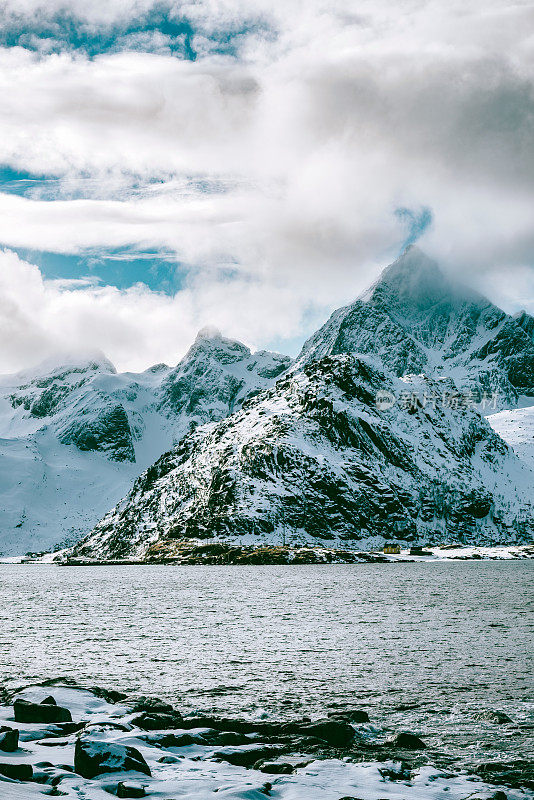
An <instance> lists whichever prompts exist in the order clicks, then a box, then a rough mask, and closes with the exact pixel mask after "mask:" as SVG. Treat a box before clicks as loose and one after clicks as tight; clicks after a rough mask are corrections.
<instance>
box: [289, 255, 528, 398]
mask: <svg viewBox="0 0 534 800" xmlns="http://www.w3.org/2000/svg"><path fill="white" fill-rule="evenodd" d="M339 353H365V354H367V355H373V356H374V357H375V358H376V360H377V363H378V364H379V365H381V366H382V367H383V368H384V369H386V370H387V371H389V372H391V373H393V374H394V375H396V376H399V377H400V376H403V375H408V374H425V375H427V376H429V377H433V378H441V377H446V378H452V379H453V380H454V382H455V384H456V386H457V387H458V389H460V390H462V391H463V392H465V393H467V394H468V395H472V399H473V400H476V401H477V402H478V401H480V400H482V401H483V404H482V407H481V409H482V410H483V411H484V410H486V408H487V409H488V410H494V409H495V408H496V409H503V408H513V407H515V406H516V405H517V404H518V401H519V400H520V398H521V397H522V396H528V397H529V398H531V401H530V402H531V403H533V404H534V318H533V317H531V316H529V315H528V314H526V313H524V312H523V313H521V314H519V315H517V316H515V317H511V316H509V315H508V314H506V313H505V312H504V311H502V310H501V309H500V308H498V307H497V306H495V305H493V303H490V301H489V300H487V299H486V298H484V297H482V296H481V295H478V294H477V293H475V292H473V291H472V290H470V289H468V288H466V287H464V286H461V285H460V284H458V283H455V282H453V281H451V280H450V279H449V278H447V277H446V276H445V275H444V274H443V272H442V271H441V270H440V269H439V267H438V265H437V264H436V262H435V261H433V260H432V259H430V258H428V256H426V255H425V254H424V253H423V252H421V250H419V249H418V248H417V247H414V246H411V247H409V248H407V250H406V251H405V252H404V253H403V254H402V255H401V257H400V258H399V259H397V261H395V262H394V263H393V264H391V266H389V267H388V268H387V269H386V270H385V271H384V272H383V273H382V275H381V276H380V278H379V280H378V281H377V282H376V283H375V284H374V286H372V287H371V288H370V289H369V290H368V291H367V292H365V293H364V294H363V295H362V296H361V297H360V298H359V299H358V300H356V301H355V302H354V303H352V304H351V305H349V306H346V307H345V308H341V309H339V310H338V311H335V312H334V313H333V314H332V316H331V317H330V319H329V320H328V321H327V322H326V324H325V325H323V327H322V328H320V329H319V330H318V331H317V332H316V333H315V334H314V335H313V336H312V337H311V338H310V339H308V341H307V342H306V343H305V344H304V346H303V348H302V351H301V353H300V356H299V357H298V359H297V364H298V365H302V364H304V363H307V362H310V361H314V360H317V359H318V358H323V357H324V356H329V355H337V354H339ZM485 397H486V400H487V402H486V401H485V400H484V398H485Z"/></svg>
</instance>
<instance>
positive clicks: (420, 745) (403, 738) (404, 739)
mask: <svg viewBox="0 0 534 800" xmlns="http://www.w3.org/2000/svg"><path fill="white" fill-rule="evenodd" d="M388 744H392V745H394V746H395V747H400V748H402V749H403V750H424V748H425V747H426V744H425V743H424V742H423V740H422V739H420V738H419V736H416V735H415V734H414V733H406V732H403V733H399V734H398V735H397V736H395V738H394V739H390V740H389V741H388Z"/></svg>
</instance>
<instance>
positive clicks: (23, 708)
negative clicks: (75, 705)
mask: <svg viewBox="0 0 534 800" xmlns="http://www.w3.org/2000/svg"><path fill="white" fill-rule="evenodd" d="M13 710H14V712H15V722H30V723H49V722H72V717H71V714H70V711H69V710H68V708H62V707H61V706H53V705H47V704H45V705H42V704H41V703H30V702H28V700H20V699H19V700H15V702H14V703H13Z"/></svg>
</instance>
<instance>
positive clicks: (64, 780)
mask: <svg viewBox="0 0 534 800" xmlns="http://www.w3.org/2000/svg"><path fill="white" fill-rule="evenodd" d="M41 694H43V695H44V694H52V695H53V696H54V697H55V698H56V700H57V701H58V703H61V704H64V705H65V706H68V707H69V709H70V710H71V711H72V712H73V718H76V719H82V720H83V721H86V722H87V723H89V725H90V726H91V727H89V728H86V729H85V730H84V731H83V732H82V733H81V734H72V735H69V736H64V737H62V738H60V739H57V738H55V739H51V738H46V729H45V728H43V726H41V728H39V727H38V726H36V725H30V724H17V723H14V722H13V719H12V709H11V707H8V706H0V723H2V724H3V723H5V724H7V725H9V726H10V727H16V728H18V729H19V731H21V735H22V736H23V737H24V739H23V740H22V741H21V746H20V748H19V750H18V751H17V752H15V753H2V754H1V761H3V762H4V763H7V762H11V763H18V764H21V763H26V764H32V765H33V766H34V770H35V773H38V774H39V775H40V776H41V779H42V780H43V781H45V782H44V783H35V782H24V783H20V782H17V781H9V780H7V779H4V778H2V777H0V796H1V797H2V800H33V798H40V797H44V796H46V795H47V794H49V793H50V788H51V782H54V784H57V788H58V789H59V791H60V792H61V793H63V796H64V797H67V798H76V799H77V800H81V798H83V799H84V800H109V797H110V796H113V795H115V794H116V787H117V784H118V782H119V781H125V782H128V783H131V784H135V785H136V786H143V787H144V788H145V791H146V797H147V798H149V800H211V799H212V798H213V797H214V796H215V795H216V796H217V797H222V798H226V800H265V797H266V796H269V797H271V798H274V800H316V798H321V800H339V798H341V797H357V798H361V800H377V798H384V800H406V798H407V797H409V798H410V800H465V798H466V797H473V798H475V797H477V798H478V797H481V798H482V797H484V798H489V797H490V796H491V795H492V794H493V793H494V792H495V791H496V790H497V789H498V788H499V787H497V786H490V785H488V784H486V783H484V782H483V781H482V780H480V779H478V778H476V777H473V776H468V775H466V774H463V773H454V772H451V771H448V772H447V771H443V770H442V769H438V768H436V767H434V766H432V764H424V765H423V766H421V767H419V768H414V769H412V771H411V775H410V777H409V778H406V779H401V780H395V781H391V780H389V779H387V778H386V777H384V776H383V775H382V774H381V772H380V770H381V769H382V770H383V769H390V770H394V771H398V770H399V769H400V766H401V765H400V762H397V761H393V760H391V761H384V762H381V763H373V762H367V763H358V762H355V761H352V760H351V759H350V757H344V758H340V759H336V758H331V757H330V758H324V759H321V758H317V757H315V756H306V753H301V754H299V758H298V760H297V759H295V758H292V757H285V756H282V757H281V758H280V759H279V760H280V761H283V762H286V763H293V764H295V763H301V764H303V766H299V767H297V768H296V769H295V771H294V772H293V773H292V774H289V775H272V774H267V773H264V772H260V771H259V770H258V769H254V768H251V769H246V768H244V767H237V766H233V765H231V764H228V763H227V762H225V761H219V760H214V757H215V754H216V753H217V752H220V750H221V748H220V746H219V747H217V746H214V745H209V744H202V743H200V744H198V743H195V744H191V745H187V746H184V747H170V748H165V747H156V746H154V745H152V744H150V741H149V739H148V737H146V734H143V733H142V732H141V731H139V730H138V729H136V728H135V727H133V726H132V724H131V720H132V715H131V713H129V711H130V709H129V708H128V704H127V701H125V702H124V703H123V704H121V705H112V704H109V703H106V702H105V701H102V700H100V699H99V698H98V697H96V696H95V695H94V694H93V693H92V692H90V691H87V690H83V689H78V688H73V687H65V686H48V687H38V686H35V687H30V688H28V689H26V690H24V691H23V692H22V693H21V694H19V695H16V696H24V697H26V698H30V697H32V698H36V699H38V698H39V697H40V696H41ZM107 722H111V723H114V724H116V723H118V722H119V723H120V724H121V725H122V726H123V727H126V728H129V730H119V729H117V728H112V729H109V727H108V726H106V723H107ZM96 723H99V724H96ZM32 731H33V733H34V734H35V733H36V734H37V735H40V736H41V737H42V738H32V737H31V735H30V734H31V733H32ZM172 732H173V733H176V734H180V733H186V732H189V731H184V730H181V729H180V728H178V729H176V730H173V731H172ZM199 732H200V731H199ZM165 733H168V731H165ZM25 734H28V735H27V736H25ZM79 735H81V736H82V738H83V739H84V740H89V741H94V742H95V743H96V744H98V747H99V748H102V747H105V745H107V744H109V745H110V746H111V748H110V749H112V748H113V746H114V745H117V744H119V745H126V746H132V747H135V748H136V749H137V750H139V752H140V753H141V754H142V756H143V757H144V758H145V760H146V762H147V763H148V765H149V767H150V770H151V772H152V776H151V777H149V776H146V775H144V774H142V773H139V772H118V773H108V774H105V773H104V774H102V775H99V776H97V777H96V778H94V779H91V780H88V779H84V778H82V777H81V776H79V775H77V774H76V773H73V772H70V771H68V770H66V769H64V765H67V766H68V765H70V766H71V767H72V764H73V757H74V745H75V741H76V738H77V736H79ZM43 737H44V738H43ZM245 748H246V746H245ZM234 749H237V748H234ZM165 757H166V758H165ZM162 758H165V760H164V761H161V759H162ZM274 760H276V759H274ZM44 762H46V763H47V764H48V765H49V766H44V765H43V766H40V767H37V766H36V765H37V764H44ZM167 762H168V763H167ZM267 783H269V784H271V788H270V790H267V789H266V784H267ZM502 788H504V789H505V791H506V795H507V797H508V800H528V798H532V797H534V793H533V792H530V791H528V790H525V791H522V790H520V789H511V788H508V787H502Z"/></svg>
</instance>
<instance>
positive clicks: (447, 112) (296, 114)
mask: <svg viewBox="0 0 534 800" xmlns="http://www.w3.org/2000/svg"><path fill="white" fill-rule="evenodd" d="M2 9H3V14H4V18H5V21H6V24H5V26H4V34H3V36H4V39H3V41H4V47H2V48H0V88H1V90H2V96H3V97H4V98H5V100H4V102H3V107H2V110H1V111H0V163H2V164H3V165H4V166H5V167H8V168H9V169H10V170H11V171H12V172H14V173H15V174H19V175H24V180H25V183H24V182H23V181H22V180H21V182H20V185H19V189H18V190H17V188H16V185H17V181H16V180H15V182H13V180H11V181H10V183H9V185H7V184H6V185H5V186H4V187H3V190H2V185H0V243H1V244H2V245H3V246H4V247H6V248H8V249H9V250H10V251H13V250H14V251H18V252H19V255H22V256H24V257H23V258H19V259H17V258H16V256H15V255H13V253H12V252H7V253H6V254H5V255H4V256H2V264H3V265H4V264H5V265H6V266H5V268H4V266H3V267H2V270H3V277H2V280H3V283H4V284H6V282H8V285H7V288H6V292H7V295H6V296H9V297H10V298H11V301H10V302H11V305H10V306H9V308H11V312H10V311H9V310H8V309H7V304H6V303H4V311H3V314H4V317H5V319H7V322H6V323H5V324H6V325H7V327H8V328H10V329H11V330H12V332H15V331H18V332H17V333H16V334H15V335H12V336H10V341H12V344H10V345H9V346H8V347H7V348H6V349H5V353H6V355H4V356H3V357H4V359H5V364H0V369H6V368H11V365H12V364H16V363H18V361H20V363H21V366H23V365H24V364H23V363H22V362H24V363H25V362H26V359H27V357H28V353H29V352H31V351H32V348H33V345H32V344H31V342H32V341H33V340H34V339H35V341H38V342H40V343H41V344H40V345H39V346H40V347H41V349H42V348H43V347H44V346H45V343H46V342H48V341H52V340H54V341H55V340H56V339H57V338H61V337H62V336H63V335H64V328H63V324H64V320H63V321H61V320H60V319H59V317H58V316H57V314H58V313H59V311H58V309H59V308H61V309H62V313H63V314H66V312H65V305H68V307H69V308H72V309H73V311H72V313H73V314H76V313H79V314H81V315H82V318H83V319H86V321H87V324H86V325H85V326H84V329H85V334H84V335H85V336H87V337H88V339H89V342H88V343H89V344H91V345H94V346H98V347H102V348H103V349H104V350H105V351H106V352H108V353H109V355H110V357H112V358H113V359H114V360H116V361H117V363H118V366H119V368H124V367H135V368H141V367H143V366H147V365H148V364H149V363H151V362H156V361H161V360H166V361H168V360H170V361H171V362H173V361H175V360H176V357H177V356H179V355H180V354H181V352H183V351H184V349H185V348H186V347H187V345H188V344H189V342H190V341H191V339H192V338H194V333H195V332H196V330H198V328H199V327H201V326H202V325H203V324H207V323H209V324H211V323H213V324H216V325H218V326H220V327H221V329H222V330H223V333H224V334H225V335H233V336H237V337H238V338H241V339H245V340H246V341H248V342H250V343H253V344H257V345H268V344H272V342H273V341H274V340H276V343H277V345H278V346H282V345H281V343H283V340H284V339H289V338H291V339H292V338H293V337H299V336H301V337H303V336H304V335H305V334H306V333H308V332H309V330H310V327H311V326H313V325H314V324H316V322H317V321H318V319H317V318H318V316H319V317H320V316H321V315H323V316H326V315H327V313H328V312H329V311H330V310H331V309H332V308H333V307H334V306H336V305H339V304H341V303H344V302H347V301H349V300H350V299H352V298H353V297H354V296H356V295H357V294H358V292H359V291H361V290H362V289H363V288H364V287H365V286H366V285H367V284H368V283H369V282H370V281H371V280H372V279H373V278H374V277H376V275H377V272H378V266H379V264H382V265H383V264H384V263H387V262H388V261H391V260H393V258H394V257H395V256H396V255H397V253H398V252H399V250H400V249H401V248H402V247H403V246H404V245H405V244H406V243H408V242H411V241H414V240H415V239H419V241H420V242H421V243H422V245H423V246H424V247H425V249H426V250H427V251H428V252H429V253H430V254H431V255H433V256H437V257H438V258H439V259H440V260H441V261H443V262H445V263H448V264H449V265H450V266H451V267H452V268H456V269H458V270H462V271H466V270H470V271H471V272H473V273H483V274H484V280H485V281H486V282H487V284H488V285H489V286H491V287H493V290H494V295H493V299H496V300H497V302H500V303H501V304H503V305H504V306H505V307H507V309H509V310H513V308H514V307H515V305H516V303H517V295H518V287H526V288H527V290H528V288H529V287H530V289H531V288H532V277H531V276H532V265H533V260H534V259H533V254H534V233H533V227H532V218H533V209H534V136H533V133H534V131H533V120H534V88H533V87H534V49H533V48H534V45H533V42H532V38H531V37H529V31H530V30H531V29H532V24H533V22H534V11H533V9H532V6H531V4H529V3H515V4H513V5H511V4H509V3H507V2H505V0H490V2H487V0H486V1H485V2H482V1H481V0H467V2H462V3H459V2H455V0H453V2H450V3H446V4H444V3H442V2H441V0H439V1H438V0H427V1H426V2H423V3H413V2H411V0H402V2H400V3H398V4H396V6H395V9H394V10H392V7H391V4H390V3H386V2H380V0H378V2H366V1H365V0H361V2H358V3H354V2H351V0H334V1H333V2H332V0H330V2H328V3H326V2H322V1H321V0H310V2H307V3H306V4H302V3H300V2H292V1H291V0H290V1H289V2H282V0H255V1H254V2H247V3H245V2H241V1H240V0H224V2H220V3H213V2H210V0H199V1H198V2H194V3H177V2H163V3H162V2H158V3H155V2H150V0H137V1H135V0H110V1H109V2H106V3H103V2H102V3H100V2H94V3H89V4H80V3H78V2H74V0H70V2H69V0H47V2H46V3H44V2H40V1H38V0H16V2H15V0H4V2H3V4H2ZM23 183H24V185H23ZM147 250H150V252H153V253H155V254H158V253H159V254H164V259H165V263H166V265H167V266H166V269H167V270H168V271H169V273H171V272H174V273H175V275H174V276H173V277H174V278H175V280H172V281H171V280H169V281H168V283H169V284H170V285H171V284H172V286H173V287H174V288H173V291H172V293H169V290H168V288H166V286H163V285H162V286H161V291H153V290H152V291H151V290H149V289H148V288H147V286H146V285H145V286H140V285H139V275H138V274H137V273H136V275H135V280H134V279H132V284H131V285H130V286H126V287H124V286H122V287H121V288H117V287H116V286H113V285H112V282H111V281H110V278H109V274H108V273H107V272H106V269H105V268H103V267H95V268H94V273H93V275H94V282H93V283H89V284H86V285H82V286H81V285H78V286H76V287H75V286H74V285H73V284H68V283H65V282H64V283H63V284H62V285H60V284H59V283H57V282H56V283H53V282H51V279H53V278H58V276H57V275H54V274H49V273H46V271H42V274H40V273H39V269H38V268H37V267H31V266H29V265H28V263H27V262H28V260H29V261H32V260H35V261H37V262H38V261H39V259H38V258H34V257H33V255H32V254H34V253H39V252H46V253H56V254H62V255H64V256H69V257H72V259H73V264H74V263H75V261H76V259H79V258H81V257H87V256H88V254H89V255H90V256H91V257H93V256H94V257H95V259H96V261H98V260H99V259H102V258H103V257H105V256H106V255H109V254H110V253H113V257H114V258H116V257H120V254H121V252H124V253H126V252H127V253H128V254H130V255H131V254H132V253H133V254H135V253H136V252H145V251H147ZM28 251H31V254H30V255H28ZM117 254H118V256H117ZM147 269H150V267H147ZM132 274H133V273H132ZM23 276H26V277H25V278H24V280H28V281H29V283H30V285H31V286H32V287H33V289H32V291H34V290H35V291H37V293H39V292H41V293H44V296H46V298H47V302H44V301H43V302H44V305H43V308H46V307H48V309H49V310H48V312H47V313H48V316H43V314H41V313H36V309H35V308H34V307H32V306H31V297H32V296H33V295H32V292H29V293H28V296H26V292H24V291H22V290H21V289H20V287H21V286H22V284H23ZM86 276H87V270H86V267H85V265H84V271H83V273H82V272H79V271H78V272H76V270H75V269H74V268H73V272H72V275H68V276H67V278H70V279H72V280H79V279H80V278H86ZM61 277H62V278H65V276H64V275H62V276H61ZM141 281H142V283H143V284H150V285H152V282H151V281H150V280H149V276H148V275H147V277H146V280H145V279H144V278H141ZM37 286H39V287H40V288H38V289H36V288H35V287H37ZM511 286H513V287H514V289H513V291H512V290H511V289H510V287H511ZM17 287H19V290H17ZM176 287H178V288H176ZM17 291H19V294H17ZM519 294H522V295H524V292H523V290H522V289H520V290H519ZM52 295H53V298H54V299H53V300H52V299H51V298H52ZM526 299H527V301H528V302H527V305H528V304H529V303H530V304H531V303H532V294H531V295H530V299H529V297H528V295H527V298H526ZM47 303H49V305H48V306H47ZM507 304H508V306H507ZM523 304H524V300H523ZM530 307H531V305H530ZM74 309H77V311H76V310H74ZM106 309H113V311H110V314H109V320H108V319H107V317H106ZM531 310H532V307H531ZM9 313H12V314H13V319H12V320H11V319H10V317H9ZM151 314H153V316H151ZM147 315H148V316H147ZM67 316H68V314H67ZM153 319H158V320H159V324H158V325H156V328H157V329H158V330H159V333H156V332H155V331H154V330H152V329H151V330H150V332H148V329H149V327H150V326H151V324H152V320H153ZM31 320H34V322H33V323H31V322H30V321H31ZM37 321H38V322H37ZM119 321H120V322H119ZM149 321H150V322H149ZM32 325H33V326H34V327H35V326H37V327H36V328H35V329H33V328H32ZM39 326H40V327H39ZM32 330H33V332H32ZM24 331H26V332H25V333H24ZM103 331H105V336H106V337H107V340H106V341H105V342H102V341H101V338H102V337H101V335H100V333H99V332H103ZM80 335H81V334H80ZM23 341H26V344H23V343H22V342H23ZM141 341H142V342H143V344H141V345H140V342H141ZM166 342H170V343H171V344H166ZM128 348H130V351H129V350H128ZM172 348H176V352H174V350H173V351H172V352H171V349H172ZM3 349H4V348H3ZM129 352H130V355H129ZM142 359H145V363H139V362H140V360H142ZM8 364H9V365H10V366H9V367H8Z"/></svg>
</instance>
